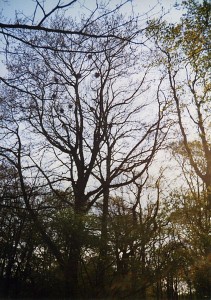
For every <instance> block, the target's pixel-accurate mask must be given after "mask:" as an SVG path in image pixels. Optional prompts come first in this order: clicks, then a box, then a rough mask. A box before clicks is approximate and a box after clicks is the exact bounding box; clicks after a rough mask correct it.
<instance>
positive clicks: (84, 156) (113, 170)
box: [0, 14, 166, 296]
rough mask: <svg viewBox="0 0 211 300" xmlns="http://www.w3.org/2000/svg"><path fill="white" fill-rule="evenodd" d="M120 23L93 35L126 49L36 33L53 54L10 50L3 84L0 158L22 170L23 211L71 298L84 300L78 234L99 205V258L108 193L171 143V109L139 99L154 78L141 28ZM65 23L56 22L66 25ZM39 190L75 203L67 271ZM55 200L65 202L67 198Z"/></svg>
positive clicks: (26, 47)
mask: <svg viewBox="0 0 211 300" xmlns="http://www.w3.org/2000/svg"><path fill="white" fill-rule="evenodd" d="M121 20H122V16H121V15H116V16H115V18H114V16H112V17H111V16H110V15H109V14H105V15H104V17H103V18H102V17H101V18H100V20H98V21H96V22H91V23H90V24H91V25H89V27H90V28H91V29H90V30H91V31H92V32H93V33H94V35H95V34H96V35H100V31H101V28H105V30H110V29H109V28H113V30H115V31H116V32H117V34H118V35H121V36H124V35H125V36H127V39H116V38H115V37H112V36H109V37H107V38H105V37H102V38H100V37H99V38H98V39H96V38H95V36H93V37H92V36H88V37H87V36H86V35H75V36H71V37H69V36H68V35H65V36H63V35H56V36H55V35H52V33H51V32H42V31H39V33H38V34H37V33H36V34H33V33H30V38H31V39H35V40H36V42H37V43H38V44H42V41H45V43H47V44H48V45H49V46H50V47H31V44H26V43H25V44H20V45H14V46H13V47H14V48H13V50H14V51H13V53H11V52H7V54H8V58H9V59H8V60H7V68H8V70H9V75H8V77H7V78H2V81H3V84H4V92H2V95H3V97H2V99H3V104H2V108H3V107H4V109H5V111H4V114H3V119H2V127H1V128H2V139H1V141H2V142H1V147H0V152H1V155H2V156H4V157H6V158H7V159H8V160H9V161H11V163H12V164H13V165H14V166H15V167H16V168H17V170H18V174H19V179H20V183H21V188H22V193H23V198H24V201H25V205H26V208H27V210H28V211H29V213H30V215H31V218H32V220H33V221H34V223H35V225H36V228H37V230H38V231H39V232H40V234H41V235H42V238H43V240H44V242H45V243H46V244H47V245H48V247H49V248H50V249H51V251H52V253H53V254H54V256H55V257H56V259H57V261H58V263H59V265H60V267H61V268H62V270H63V272H64V274H65V277H66V280H67V288H68V289H70V290H69V291H68V292H67V293H69V294H70V295H73V296H77V294H78V292H79V289H78V274H79V272H78V270H79V263H80V253H81V247H82V245H83V241H82V240H81V238H80V235H79V234H78V232H80V231H81V230H83V226H84V224H83V215H84V214H86V213H87V212H88V210H89V209H90V208H91V207H92V206H93V204H94V203H95V202H96V201H98V200H99V199H100V197H103V202H104V211H103V221H102V245H101V252H102V251H103V247H104V246H105V244H106V241H107V237H106V236H107V213H108V199H109V193H110V191H111V189H117V188H119V187H121V186H124V185H127V184H129V183H131V182H133V181H134V180H135V179H136V178H138V177H139V176H141V175H142V174H143V173H144V172H145V171H146V170H147V168H148V166H149V164H150V163H151V162H152V159H153V157H154V156H155V154H156V153H157V151H158V149H159V147H160V146H161V144H162V142H163V139H164V137H165V134H166V131H165V130H164V132H162V130H163V129H164V124H163V116H164V115H163V114H164V111H165V103H162V101H161V100H160V97H159V96H158V94H157V99H155V102H154V101H153V100H154V99H151V101H150V102H151V103H148V102H147V101H145V99H144V98H143V96H144V95H145V92H146V91H147V90H148V89H149V81H148V83H147V81H146V80H147V78H148V73H149V72H150V68H146V69H143V67H142V66H141V65H139V57H140V55H142V56H144V55H145V54H144V51H143V52H140V51H139V50H138V48H137V46H136V45H131V44H130V42H129V41H130V40H131V39H132V38H133V36H134V35H136V32H137V28H136V25H134V23H133V21H131V22H129V23H125V24H124V28H122V27H121V26H120V25H121V22H122V21H121ZM52 22H57V20H53V21H52ZM69 22H70V23H71V22H72V21H69V19H66V18H63V19H60V25H61V24H70V23H69ZM85 44H86V51H83V49H84V45H85ZM60 48H62V49H65V51H60V50H58V49H60ZM52 49H54V50H53V51H52ZM78 49H82V50H80V51H79V50H78ZM87 49H90V52H89V53H86V52H87ZM140 77H141V78H140ZM149 78H150V77H149ZM145 82H146V83H145ZM142 95H143V96H142ZM152 102H153V107H154V108H155V105H156V109H155V116H152V117H151V118H150V119H149V122H146V121H145V120H144V115H145V113H147V112H149V109H150V105H152ZM8 113H9V114H10V115H9V117H8V118H7V114H8ZM8 137H10V138H9V140H8ZM6 139H7V141H6ZM5 143H6V144H5ZM27 178H28V179H27ZM26 179H27V180H26ZM28 180H30V181H31V184H28V182H27V181H28ZM35 185H36V186H37V185H38V186H42V187H43V186H47V187H48V188H49V189H50V190H51V191H53V192H54V193H55V194H56V195H57V196H58V197H59V195H58V192H57V191H58V189H59V187H63V188H67V190H68V191H70V192H71V193H72V195H73V197H72V199H73V201H68V205H69V206H70V207H72V209H73V211H74V218H75V219H76V220H77V218H78V217H80V220H81V222H76V223H77V226H75V229H74V231H73V232H72V234H71V236H70V240H69V243H70V245H71V250H70V253H69V255H68V259H67V260H66V261H65V259H64V256H63V254H62V252H61V251H60V249H59V248H58V247H57V245H56V244H55V242H54V241H53V239H52V237H51V236H50V234H49V233H48V232H46V230H45V228H44V225H43V224H42V221H41V219H40V218H39V213H38V211H36V212H34V210H33V209H32V202H31V199H32V195H33V191H34V187H35ZM59 199H60V201H61V203H63V202H64V201H67V200H66V199H64V198H62V197H61V195H60V198H59ZM102 256H104V257H105V256H106V252H105V253H104V254H102V255H101V257H102ZM101 269H102V270H103V269H104V266H103V267H101Z"/></svg>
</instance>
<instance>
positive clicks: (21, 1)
mask: <svg viewBox="0 0 211 300" xmlns="http://www.w3.org/2000/svg"><path fill="white" fill-rule="evenodd" d="M181 1H182V0H178V1H177V2H178V3H181ZM42 2H43V1H40V3H42ZM68 2H69V0H63V1H62V3H68ZM107 2H108V1H107ZM120 2H121V0H111V1H110V6H112V7H115V6H116V5H117V4H119V3H120ZM157 2H158V0H132V3H133V6H134V12H135V13H139V14H140V15H142V14H144V13H146V12H148V11H150V10H151V9H152V8H153V7H155V5H156V3H157ZM159 2H160V5H157V6H156V7H155V8H154V10H153V11H151V13H152V12H153V13H155V14H156V13H158V12H159V11H160V9H161V6H162V7H163V9H164V11H166V12H167V11H168V10H169V9H171V13H170V14H169V15H168V17H167V19H168V21H171V22H174V21H177V20H178V18H179V16H180V14H179V13H178V10H176V9H175V8H174V7H173V6H174V4H175V2H176V0H160V1H159ZM57 3H58V0H46V1H45V6H46V11H49V10H50V9H51V8H52V7H54V5H55V4H57ZM95 3H96V1H95V0H78V1H77V3H76V4H75V5H74V6H72V7H71V9H70V14H71V15H79V14H80V13H82V12H85V10H83V11H82V8H81V5H84V6H86V7H87V12H88V9H90V10H91V9H93V7H95ZM130 8H131V5H130V4H127V5H126V6H125V7H124V10H123V12H124V13H127V12H129V11H130ZM34 9H35V1H33V0H0V10H1V11H2V14H3V16H4V17H6V18H9V19H14V17H15V12H22V13H23V14H25V15H27V16H30V15H32V14H33V11H34ZM39 12H40V11H39Z"/></svg>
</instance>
